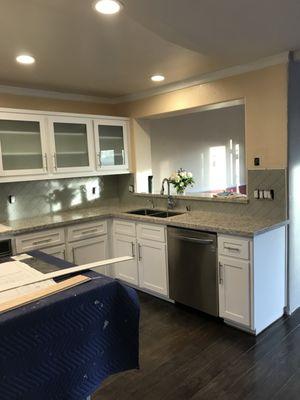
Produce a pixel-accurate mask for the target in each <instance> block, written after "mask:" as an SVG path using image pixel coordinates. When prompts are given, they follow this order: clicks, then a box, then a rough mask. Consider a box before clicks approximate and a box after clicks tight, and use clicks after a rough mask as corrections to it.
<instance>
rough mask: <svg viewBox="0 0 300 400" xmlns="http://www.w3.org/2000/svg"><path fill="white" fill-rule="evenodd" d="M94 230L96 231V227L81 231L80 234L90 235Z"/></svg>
mask: <svg viewBox="0 0 300 400" xmlns="http://www.w3.org/2000/svg"><path fill="white" fill-rule="evenodd" d="M96 232H97V228H95V229H89V230H87V231H81V235H90V234H91V233H96Z"/></svg>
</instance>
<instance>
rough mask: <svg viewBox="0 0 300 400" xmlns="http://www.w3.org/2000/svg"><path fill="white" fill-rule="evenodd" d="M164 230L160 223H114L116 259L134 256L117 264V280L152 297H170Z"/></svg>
mask: <svg viewBox="0 0 300 400" xmlns="http://www.w3.org/2000/svg"><path fill="white" fill-rule="evenodd" d="M165 229H166V228H165V226H162V225H157V224H148V223H135V222H133V221H126V220H114V223H113V236H114V257H120V256H126V255H129V256H133V257H134V259H133V260H131V261H126V262H123V263H119V264H117V265H115V268H114V269H115V276H116V278H118V279H120V280H122V281H125V282H127V283H129V284H132V285H134V286H138V287H139V288H141V289H143V290H145V291H150V292H151V293H153V294H158V295H162V296H164V297H167V296H168V272H167V255H166V254H167V250H166V235H165ZM145 238H147V239H145ZM149 238H150V239H151V240H150V239H149Z"/></svg>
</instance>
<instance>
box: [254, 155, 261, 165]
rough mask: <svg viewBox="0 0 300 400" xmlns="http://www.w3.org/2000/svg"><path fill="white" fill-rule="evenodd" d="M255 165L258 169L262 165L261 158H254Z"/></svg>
mask: <svg viewBox="0 0 300 400" xmlns="http://www.w3.org/2000/svg"><path fill="white" fill-rule="evenodd" d="M253 163H254V166H255V167H258V166H259V165H260V157H254V160H253Z"/></svg>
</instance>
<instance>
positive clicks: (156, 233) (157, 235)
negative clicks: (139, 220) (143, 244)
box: [137, 224, 166, 243]
mask: <svg viewBox="0 0 300 400" xmlns="http://www.w3.org/2000/svg"><path fill="white" fill-rule="evenodd" d="M137 237H138V239H146V240H155V241H157V242H163V243H164V242H165V241H166V235H165V227H164V226H162V225H153V224H138V225H137Z"/></svg>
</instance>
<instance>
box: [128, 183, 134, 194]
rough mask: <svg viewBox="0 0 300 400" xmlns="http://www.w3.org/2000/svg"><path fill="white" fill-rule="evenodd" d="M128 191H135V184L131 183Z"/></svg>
mask: <svg viewBox="0 0 300 400" xmlns="http://www.w3.org/2000/svg"><path fill="white" fill-rule="evenodd" d="M128 191H129V193H133V192H134V186H133V185H129V187H128Z"/></svg>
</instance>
